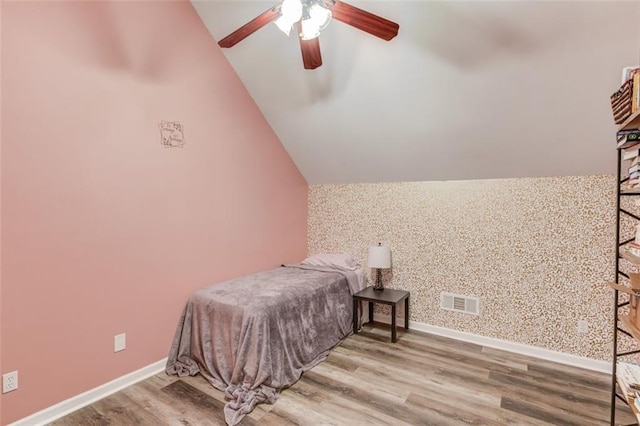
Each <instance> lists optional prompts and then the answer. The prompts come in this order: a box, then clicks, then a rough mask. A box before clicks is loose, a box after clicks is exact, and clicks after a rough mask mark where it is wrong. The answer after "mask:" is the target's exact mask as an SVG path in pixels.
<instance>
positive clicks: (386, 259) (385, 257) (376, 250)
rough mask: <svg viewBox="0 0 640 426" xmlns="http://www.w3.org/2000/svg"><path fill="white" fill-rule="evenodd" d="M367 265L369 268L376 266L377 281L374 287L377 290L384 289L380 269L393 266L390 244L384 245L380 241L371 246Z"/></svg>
mask: <svg viewBox="0 0 640 426" xmlns="http://www.w3.org/2000/svg"><path fill="white" fill-rule="evenodd" d="M367 266H368V267H369V268H376V269H377V274H376V283H375V284H374V286H373V289H374V290H376V291H382V290H384V287H383V286H382V280H381V279H380V278H381V277H380V269H389V268H391V250H390V249H389V247H388V246H383V245H382V244H380V243H378V245H377V246H372V247H369V260H368V261H367Z"/></svg>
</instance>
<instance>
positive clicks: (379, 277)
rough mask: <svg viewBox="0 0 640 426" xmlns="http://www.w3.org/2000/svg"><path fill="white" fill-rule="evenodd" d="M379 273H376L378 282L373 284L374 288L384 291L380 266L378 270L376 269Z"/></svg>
mask: <svg viewBox="0 0 640 426" xmlns="http://www.w3.org/2000/svg"><path fill="white" fill-rule="evenodd" d="M376 272H377V275H376V278H377V279H376V283H375V284H374V285H373V289H374V290H375V291H382V290H384V287H383V286H382V279H381V278H382V277H381V276H380V268H378V270H377V271H376Z"/></svg>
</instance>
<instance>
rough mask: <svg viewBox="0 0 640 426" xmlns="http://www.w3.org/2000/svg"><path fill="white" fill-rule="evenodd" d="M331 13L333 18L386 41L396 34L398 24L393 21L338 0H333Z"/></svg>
mask: <svg viewBox="0 0 640 426" xmlns="http://www.w3.org/2000/svg"><path fill="white" fill-rule="evenodd" d="M331 13H332V14H333V18H334V19H337V20H338V21H342V22H344V23H345V24H347V25H351V26H352V27H356V28H358V29H359V30H362V31H365V32H367V33H369V34H371V35H374V36H376V37H380V38H381V39H384V40H387V41H389V40H391V39H392V38H394V37H395V36H397V35H398V29H399V28H400V25H398V24H396V23H395V22H392V21H389V20H388V19H384V18H381V17H380V16H378V15H374V14H373V13H370V12H367V11H366V10H362V9H358V8H357V7H355V6H351V5H349V4H347V3H344V2H341V1H340V0H335V4H334V5H333V7H332V8H331Z"/></svg>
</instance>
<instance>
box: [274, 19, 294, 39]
mask: <svg viewBox="0 0 640 426" xmlns="http://www.w3.org/2000/svg"><path fill="white" fill-rule="evenodd" d="M273 23H274V24H276V25H277V26H278V28H280V31H282V32H283V33H285V34H286V35H287V36H288V35H289V33H291V27H293V22H291V21H289V20H288V19H286V18H285V17H284V16H281V17H279V18H278V19H276V20H275V21H274V22H273Z"/></svg>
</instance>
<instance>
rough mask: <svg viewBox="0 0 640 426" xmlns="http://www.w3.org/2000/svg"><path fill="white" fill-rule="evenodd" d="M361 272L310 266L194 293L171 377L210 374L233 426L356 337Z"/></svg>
mask: <svg viewBox="0 0 640 426" xmlns="http://www.w3.org/2000/svg"><path fill="white" fill-rule="evenodd" d="M361 288H362V283H361V282H360V280H359V279H358V277H357V275H356V273H355V272H353V271H345V270H337V269H330V268H320V267H311V266H306V265H287V266H286V267H281V268H277V269H272V270H269V271H265V272H260V273H257V274H253V275H249V276H246V277H242V278H238V279H234V280H230V281H226V282H224V283H221V284H216V285H213V286H210V287H207V288H204V289H202V290H199V291H197V292H196V293H194V295H193V296H191V298H190V299H189V301H188V302H187V304H186V306H185V308H184V311H183V313H182V316H181V318H180V320H179V322H178V327H177V330H176V334H175V337H174V339H173V343H172V345H171V351H170V353H169V359H168V362H167V367H166V372H167V373H168V374H177V375H179V376H186V375H195V374H198V373H200V374H202V375H203V376H204V377H205V378H206V379H207V380H208V381H209V382H210V383H211V384H212V385H213V386H214V387H215V388H217V389H219V390H222V391H224V392H225V396H226V398H227V399H228V402H227V404H226V405H225V408H224V414H225V419H226V421H227V424H229V425H235V424H237V423H238V422H240V420H242V418H243V417H244V416H245V414H247V413H249V412H251V410H253V408H254V407H255V405H256V404H258V403H262V402H267V403H270V404H273V403H274V402H275V401H276V399H277V398H278V392H279V391H280V390H281V389H282V388H284V387H287V386H290V385H292V384H293V383H295V382H296V381H297V380H298V379H299V378H300V375H301V374H302V373H303V372H305V371H307V370H309V369H310V368H312V367H313V366H315V365H317V364H318V363H320V362H321V361H323V360H324V359H325V358H326V357H327V355H328V354H329V351H330V350H331V349H332V348H333V347H335V346H336V345H338V344H339V343H340V342H341V341H342V340H343V339H344V338H345V337H347V336H348V335H349V333H350V332H351V331H352V330H353V325H352V320H353V319H352V318H353V317H352V314H353V305H352V303H353V302H352V297H351V296H352V294H353V293H354V292H357V291H358V290H360V289H361Z"/></svg>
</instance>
